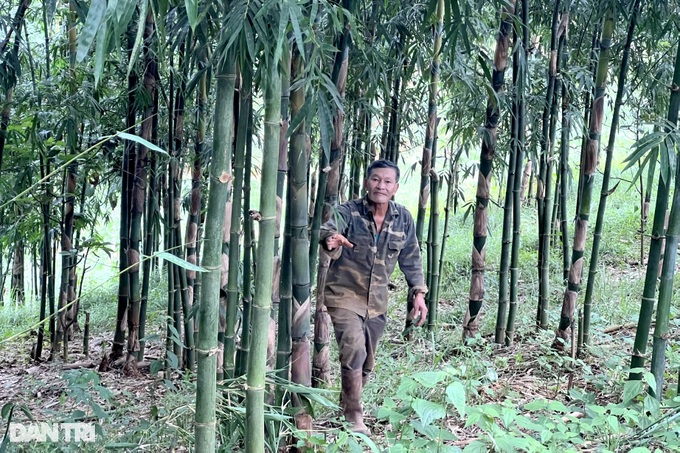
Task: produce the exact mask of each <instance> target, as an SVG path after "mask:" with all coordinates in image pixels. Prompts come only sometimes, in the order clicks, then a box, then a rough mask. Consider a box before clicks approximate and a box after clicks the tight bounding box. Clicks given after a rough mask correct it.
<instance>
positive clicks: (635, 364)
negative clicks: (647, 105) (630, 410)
mask: <svg viewBox="0 0 680 453" xmlns="http://www.w3.org/2000/svg"><path fill="white" fill-rule="evenodd" d="M679 107H680V44H679V45H678V50H677V55H676V58H675V70H674V72H673V82H672V85H671V97H670V103H669V106H668V115H667V116H666V119H667V121H666V132H670V130H671V128H673V127H675V126H676V125H677V124H678V109H679ZM660 152H666V150H664V149H663V146H662V149H661V150H660ZM663 174H664V169H663V168H662V169H661V172H660V175H659V185H658V188H657V192H656V203H655V207H654V221H653V223H652V236H651V240H650V243H649V254H648V258H647V271H646V273H645V284H644V287H643V290H642V303H641V304H640V316H639V318H638V325H637V331H636V333H635V343H634V344H633V353H632V356H631V362H630V367H631V368H632V369H639V368H642V367H644V366H645V356H646V353H647V341H648V340H649V328H650V326H651V323H652V314H653V312H654V305H655V301H656V300H655V295H656V294H655V293H656V281H657V278H658V276H659V260H660V258H661V253H662V251H663V250H662V249H663V240H664V238H665V237H666V236H665V232H664V224H665V220H666V210H667V209H668V201H669V200H668V197H669V193H670V192H669V186H670V181H668V179H669V178H667V177H664V176H663ZM677 184H678V182H677V180H676V182H675V185H676V194H677V192H678V190H677ZM675 196H676V195H674V197H675ZM674 201H675V200H674ZM677 215H678V214H677V213H676V216H677ZM669 229H670V224H669ZM666 239H667V238H666ZM676 240H677V239H676ZM666 244H668V241H666ZM666 250H668V245H666ZM673 254H675V252H673ZM666 256H667V257H668V256H669V255H666ZM667 259H668V258H667ZM661 272H662V280H663V278H664V276H663V269H662V271H661ZM664 297H670V296H669V295H667V294H664ZM659 301H661V294H659ZM664 303H666V302H665V301H664ZM659 304H661V302H659ZM661 309H662V307H659V308H658V311H660V310H661ZM657 318H658V319H657V326H655V330H654V338H655V343H656V344H655V346H656V347H660V344H661V343H660V341H662V339H661V338H660V339H659V341H657V340H656V336H657V329H659V333H660V332H663V329H661V328H660V327H659V326H658V323H659V322H667V321H668V319H667V318H665V316H659V315H657ZM667 328H668V326H667V325H666V329H667ZM658 359H659V357H658V353H657V362H656V363H655V365H657V366H662V363H660V362H659V361H658ZM652 368H653V367H652ZM629 379H631V380H634V379H635V380H639V379H642V373H631V374H630V376H629ZM658 382H659V380H658V379H657V383H658ZM653 390H656V389H653ZM656 395H657V397H659V396H660V395H659V393H658V392H657V393H656Z"/></svg>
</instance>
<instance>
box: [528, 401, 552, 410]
mask: <svg viewBox="0 0 680 453" xmlns="http://www.w3.org/2000/svg"><path fill="white" fill-rule="evenodd" d="M547 405H548V402H547V401H546V400H534V401H532V402H530V403H527V404H525V405H524V410H527V411H540V410H543V409H545V408H546V406H547Z"/></svg>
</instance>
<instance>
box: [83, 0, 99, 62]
mask: <svg viewBox="0 0 680 453" xmlns="http://www.w3.org/2000/svg"><path fill="white" fill-rule="evenodd" d="M105 12H106V0H92V3H91V4H90V11H89V12H88V13H87V19H86V20H85V24H84V25H83V29H82V30H81V31H80V36H78V51H77V52H76V61H77V62H78V63H80V62H82V61H83V60H84V59H85V57H86V56H87V53H88V52H89V51H90V47H92V43H93V42H94V38H95V36H96V35H97V31H98V30H99V26H100V24H101V22H102V19H103V18H104V13H105Z"/></svg>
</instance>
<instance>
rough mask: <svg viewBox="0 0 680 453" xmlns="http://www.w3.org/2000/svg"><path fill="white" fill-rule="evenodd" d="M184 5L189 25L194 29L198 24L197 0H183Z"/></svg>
mask: <svg viewBox="0 0 680 453" xmlns="http://www.w3.org/2000/svg"><path fill="white" fill-rule="evenodd" d="M184 7H185V8H186V10H187V19H189V26H191V31H194V32H195V31H196V25H198V0H184Z"/></svg>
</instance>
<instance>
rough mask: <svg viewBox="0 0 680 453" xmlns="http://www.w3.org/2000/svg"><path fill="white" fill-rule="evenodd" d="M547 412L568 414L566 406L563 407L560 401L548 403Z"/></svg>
mask: <svg viewBox="0 0 680 453" xmlns="http://www.w3.org/2000/svg"><path fill="white" fill-rule="evenodd" d="M548 410H549V411H553V412H560V413H564V412H569V409H567V406H565V405H564V403H562V402H561V401H551V402H549V403H548Z"/></svg>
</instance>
